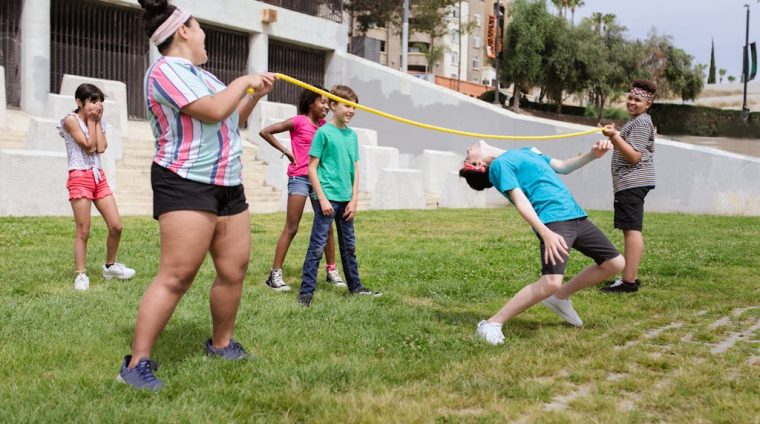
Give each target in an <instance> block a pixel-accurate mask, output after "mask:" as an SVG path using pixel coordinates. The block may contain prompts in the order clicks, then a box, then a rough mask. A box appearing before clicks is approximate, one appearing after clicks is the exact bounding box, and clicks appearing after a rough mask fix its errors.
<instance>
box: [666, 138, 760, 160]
mask: <svg viewBox="0 0 760 424" xmlns="http://www.w3.org/2000/svg"><path fill="white" fill-rule="evenodd" d="M660 137H662V138H669V139H672V140H676V141H682V142H684V143H690V144H696V145H699V146H706V147H714V148H716V149H721V150H725V151H727V152H732V153H740V154H742V155H749V156H755V157H760V140H759V139H754V138H725V137H696V136H692V135H678V136H675V135H674V136H667V135H662V136H660Z"/></svg>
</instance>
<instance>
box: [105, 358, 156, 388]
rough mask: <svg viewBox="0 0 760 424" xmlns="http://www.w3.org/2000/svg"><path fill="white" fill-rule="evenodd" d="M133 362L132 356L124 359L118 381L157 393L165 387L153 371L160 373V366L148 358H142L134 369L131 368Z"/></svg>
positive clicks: (117, 377)
mask: <svg viewBox="0 0 760 424" xmlns="http://www.w3.org/2000/svg"><path fill="white" fill-rule="evenodd" d="M131 361H132V355H127V356H125V357H124V362H123V363H122V364H121V371H119V375H117V376H116V381H118V382H121V383H126V384H128V385H130V386H132V387H134V388H136V389H141V390H151V391H154V392H155V391H157V390H158V389H160V388H161V387H163V385H164V384H163V383H162V382H161V380H159V379H158V378H156V376H155V375H153V371H158V364H156V362H155V361H153V360H150V359H148V358H142V359H140V360H139V361H137V365H135V367H134V368H129V363H130V362H131Z"/></svg>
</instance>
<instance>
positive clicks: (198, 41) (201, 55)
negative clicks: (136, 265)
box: [119, 0, 274, 390]
mask: <svg viewBox="0 0 760 424" xmlns="http://www.w3.org/2000/svg"><path fill="white" fill-rule="evenodd" d="M139 2H140V5H141V6H142V7H143V9H145V13H144V15H143V21H144V23H145V31H146V33H147V34H148V35H149V36H150V39H151V42H152V43H153V44H154V45H156V47H157V48H158V50H159V52H161V54H162V55H163V57H161V58H160V59H159V60H158V61H156V62H155V63H154V64H153V65H152V66H151V67H150V68H149V69H148V71H147V73H146V75H145V86H144V89H145V101H146V106H147V109H148V118H149V119H150V124H151V127H152V129H153V134H154V136H155V137H156V154H155V156H154V158H153V164H152V169H151V185H152V187H153V216H154V218H156V219H157V220H158V222H159V229H160V237H161V258H160V263H159V269H158V275H157V276H156V277H155V279H154V280H153V282H152V283H151V285H150V287H148V290H147V291H146V292H145V295H144V296H143V299H142V302H141V304H140V310H139V312H138V314H137V323H136V325H135V336H134V341H133V344H132V354H131V355H127V356H125V358H124V361H123V362H122V366H121V371H120V372H119V380H120V381H122V382H125V383H127V384H129V385H131V386H133V387H135V388H139V389H148V390H158V389H159V388H161V385H162V383H161V381H160V380H158V379H157V378H156V377H155V375H153V371H154V370H155V369H156V368H157V367H156V366H155V362H153V361H152V360H151V359H150V353H151V350H152V348H153V344H154V343H155V341H156V339H157V338H158V336H159V334H160V333H161V331H163V329H164V327H165V326H166V323H167V322H168V321H169V318H170V317H171V315H172V312H173V311H174V308H175V307H176V306H177V304H178V303H179V301H180V299H181V298H182V295H183V294H184V293H185V292H186V291H187V290H188V289H189V288H190V285H191V284H192V282H193V279H194V278H195V274H196V273H197V272H198V269H199V268H200V266H201V264H202V263H203V259H204V258H205V256H206V253H207V252H209V253H210V254H211V258H212V259H213V262H214V268H215V269H216V278H215V279H214V282H213V284H212V286H211V293H210V304H211V317H212V321H213V333H212V337H211V338H209V339H208V340H207V341H206V345H205V353H206V354H207V355H209V356H213V357H219V358H224V359H232V360H234V359H244V358H246V357H247V353H246V351H245V349H243V346H242V345H241V344H240V343H238V342H237V341H235V340H234V339H233V338H232V333H233V328H234V325H235V317H236V315H237V310H238V306H239V304H240V297H241V294H242V288H243V278H244V276H245V272H246V269H247V267H248V260H249V256H250V245H251V237H250V214H249V212H248V204H247V203H246V199H245V194H244V192H243V185H242V181H241V174H240V171H241V154H242V144H241V140H240V132H239V126H241V125H243V124H244V123H245V122H246V120H247V119H248V116H249V115H250V113H251V111H252V110H253V108H254V106H255V105H256V103H257V102H258V100H259V99H260V98H261V97H262V96H264V95H266V94H267V93H268V92H269V91H271V87H272V84H273V83H274V76H273V75H272V74H262V75H255V74H252V75H245V76H242V77H239V78H237V79H235V80H234V81H232V82H231V83H230V84H229V86H225V85H224V84H223V83H222V82H221V81H219V79H217V78H216V77H215V76H214V75H212V74H211V73H209V72H207V71H205V70H203V69H201V68H199V67H198V66H199V65H202V64H204V63H206V61H207V60H208V56H207V54H206V48H205V44H204V40H205V34H204V32H203V29H201V27H200V25H199V24H198V21H197V20H196V19H195V18H193V17H192V16H191V15H190V14H189V13H188V12H186V11H184V10H182V9H180V8H178V7H175V6H174V5H170V4H169V3H168V1H167V0H139ZM249 88H253V89H254V90H255V94H253V95H247V94H246V92H247V90H248V89H249Z"/></svg>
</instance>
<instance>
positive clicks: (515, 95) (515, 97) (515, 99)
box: [496, 83, 520, 112]
mask: <svg viewBox="0 0 760 424" xmlns="http://www.w3.org/2000/svg"><path fill="white" fill-rule="evenodd" d="M496 95H497V96H498V95H499V93H496ZM512 101H513V102H514V103H512V110H514V111H515V112H519V111H520V89H519V88H517V83H515V89H514V91H513V92H512Z"/></svg>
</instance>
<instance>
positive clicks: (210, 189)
mask: <svg viewBox="0 0 760 424" xmlns="http://www.w3.org/2000/svg"><path fill="white" fill-rule="evenodd" d="M150 183H151V186H152V187H153V219H158V216H159V215H161V214H163V213H166V212H173V211H206V212H211V213H214V214H216V215H217V216H232V215H237V214H239V213H241V212H244V211H246V210H248V203H247V202H246V200H245V191H244V190H243V185H242V184H240V185H237V186H218V185H213V184H203V183H199V182H197V181H192V180H188V179H186V178H182V177H180V176H179V175H177V174H175V173H174V172H172V171H170V170H168V169H166V168H164V167H163V166H160V165H158V164H156V163H155V162H154V163H153V166H151V168H150Z"/></svg>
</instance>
